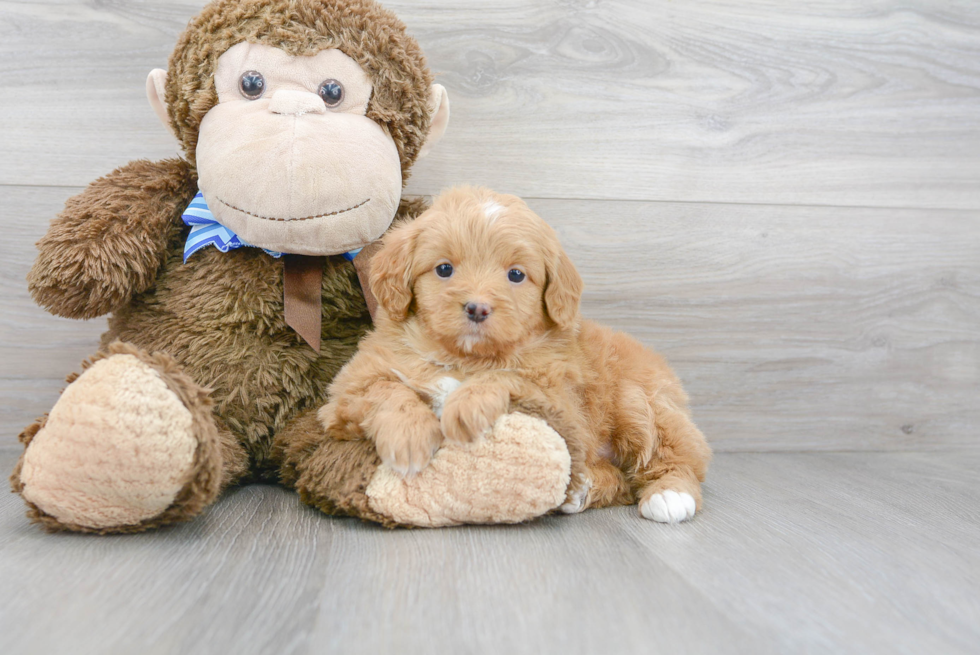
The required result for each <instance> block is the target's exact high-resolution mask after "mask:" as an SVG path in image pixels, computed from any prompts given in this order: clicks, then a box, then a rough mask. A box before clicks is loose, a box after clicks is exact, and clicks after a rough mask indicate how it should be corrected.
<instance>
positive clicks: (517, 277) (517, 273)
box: [507, 268, 527, 284]
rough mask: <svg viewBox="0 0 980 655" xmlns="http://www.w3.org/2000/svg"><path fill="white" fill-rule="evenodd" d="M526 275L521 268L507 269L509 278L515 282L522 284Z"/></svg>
mask: <svg viewBox="0 0 980 655" xmlns="http://www.w3.org/2000/svg"><path fill="white" fill-rule="evenodd" d="M526 277H527V276H526V275H525V274H524V271H522V270H521V269H519V268H512V269H510V270H509V271H507V279H508V280H510V281H511V282H513V283H514V284H520V283H521V282H523V281H524V278H526Z"/></svg>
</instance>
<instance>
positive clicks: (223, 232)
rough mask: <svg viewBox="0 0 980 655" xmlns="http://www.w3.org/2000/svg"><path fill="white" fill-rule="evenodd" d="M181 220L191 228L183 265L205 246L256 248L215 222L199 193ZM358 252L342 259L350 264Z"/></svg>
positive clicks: (353, 252) (346, 253) (224, 250)
mask: <svg viewBox="0 0 980 655" xmlns="http://www.w3.org/2000/svg"><path fill="white" fill-rule="evenodd" d="M181 218H182V219H183V221H184V224H185V225H189V226H190V227H191V231H190V234H188V235H187V242H186V243H185V244H184V263H185V264H186V263H187V259H188V257H190V256H191V255H193V254H194V253H196V252H197V251H198V250H200V249H201V248H205V247H207V246H214V247H215V248H217V249H218V250H220V251H221V252H228V251H229V250H234V249H235V248H241V247H242V246H248V247H249V248H257V247H258V246H253V245H252V244H251V243H248V242H247V241H244V240H242V239H241V237H239V236H238V235H237V234H235V233H234V232H232V231H231V230H229V229H228V228H226V227H225V226H224V225H222V224H221V223H219V222H218V221H217V220H215V218H214V214H212V213H211V210H210V209H208V203H207V201H205V200H204V194H202V193H201V192H200V191H198V192H197V195H196V196H194V199H193V200H191V204H189V205H188V206H187V209H185V210H184V213H183V214H182V215H181ZM262 250H265V251H266V252H267V253H269V254H270V255H272V256H273V257H276V258H279V257H282V255H283V253H281V252H276V251H275V250H269V249H268V248H262ZM359 252H361V249H360V248H358V249H357V250H351V251H350V252H345V253H344V259H346V260H347V261H350V262H352V261H354V257H356V256H357V253H359Z"/></svg>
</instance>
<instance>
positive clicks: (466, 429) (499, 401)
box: [441, 383, 510, 442]
mask: <svg viewBox="0 0 980 655" xmlns="http://www.w3.org/2000/svg"><path fill="white" fill-rule="evenodd" d="M509 406H510V393H509V392H508V391H507V389H506V388H504V387H502V386H499V385H494V384H489V383H472V384H467V383H464V384H463V385H462V386H461V387H459V388H458V389H456V390H455V391H453V392H452V393H451V394H449V397H448V398H446V405H445V407H444V408H443V410H442V419H441V422H442V433H443V434H444V435H446V438H447V439H449V440H451V441H459V442H470V441H476V440H478V439H480V438H482V437H483V436H484V435H486V434H487V433H489V432H490V429H491V428H492V427H493V424H494V423H495V422H496V421H497V419H498V418H500V416H502V415H503V414H506V413H507V409H508V408H509Z"/></svg>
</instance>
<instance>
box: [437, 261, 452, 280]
mask: <svg viewBox="0 0 980 655" xmlns="http://www.w3.org/2000/svg"><path fill="white" fill-rule="evenodd" d="M436 275H438V276H439V277H452V276H453V265H452V264H449V263H442V264H439V265H438V266H436Z"/></svg>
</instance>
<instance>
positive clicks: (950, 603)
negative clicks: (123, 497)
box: [0, 451, 980, 655]
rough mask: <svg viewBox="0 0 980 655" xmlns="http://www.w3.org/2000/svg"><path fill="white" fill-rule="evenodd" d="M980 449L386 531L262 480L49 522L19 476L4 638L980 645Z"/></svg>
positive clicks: (145, 643) (728, 470)
mask: <svg viewBox="0 0 980 655" xmlns="http://www.w3.org/2000/svg"><path fill="white" fill-rule="evenodd" d="M12 462H13V454H12V452H10V451H7V452H6V453H4V454H2V455H0V463H2V464H3V465H4V466H5V467H6V468H9V466H10V465H11V464H12ZM978 467H980V454H978V453H976V452H971V453H955V454H954V453H848V454H841V453H782V454H780V453H728V454H723V455H720V456H719V457H718V458H717V461H716V462H715V464H714V467H713V469H712V471H711V478H710V481H709V483H708V485H707V487H706V496H705V499H706V500H705V511H704V513H703V514H700V515H699V516H698V517H697V518H696V519H695V520H694V521H693V522H691V523H689V524H682V525H677V526H664V525H658V524H654V523H652V522H650V521H645V520H643V519H640V518H639V517H638V516H636V515H635V514H634V510H633V509H632V508H617V509H608V510H594V511H589V512H586V513H584V514H582V515H579V516H574V517H565V516H556V517H549V518H546V519H544V520H541V521H538V522H536V523H533V524H530V525H525V526H514V527H506V526H497V527H465V528H452V529H446V530H438V531H427V530H415V531H396V532H387V531H385V530H383V529H380V528H377V527H375V526H371V525H367V524H362V523H360V522H357V521H353V520H331V519H326V518H324V517H323V516H322V515H320V514H318V513H317V512H316V511H314V510H312V509H309V508H307V507H304V506H303V505H301V504H300V502H299V500H298V499H297V497H296V496H295V495H294V494H291V493H289V492H287V491H285V490H283V489H280V488H277V487H267V486H250V487H245V488H242V489H239V490H237V491H235V492H233V493H232V494H230V495H229V496H228V497H226V498H225V499H224V500H222V501H221V502H220V503H219V504H218V505H217V506H216V507H214V508H212V509H211V510H210V511H209V512H208V513H207V514H206V515H205V516H204V517H202V518H200V519H199V520H197V521H195V522H193V523H190V524H186V525H182V526H178V527H174V528H171V529H167V530H163V531H161V532H157V533H152V534H143V535H136V536H122V537H91V536H80V535H68V536H66V535H59V536H51V535H47V534H44V533H42V532H40V531H38V530H36V529H35V528H33V527H32V526H28V525H26V524H25V522H24V520H23V519H22V517H21V510H22V508H21V505H20V502H19V500H18V499H16V498H14V497H12V496H8V497H7V498H4V499H2V500H0V580H3V590H4V594H3V598H2V599H0V652H3V653H39V654H45V655H47V654H50V653H73V654H79V655H82V654H87V653H137V652H140V653H143V652H147V653H208V652H210V653H239V654H241V655H247V654H251V653H273V652H275V653H322V652H330V653H427V652H428V653H528V654H529V655H532V654H538V653H753V654H755V653H770V652H772V653H804V652H807V653H917V654H921V653H971V652H973V653H975V652H978V649H980V549H978V548H977V543H978V541H980V512H978V510H977V508H978V506H980V486H978V485H977V484H976V480H975V478H976V473H975V472H976V470H977V468H978Z"/></svg>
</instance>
